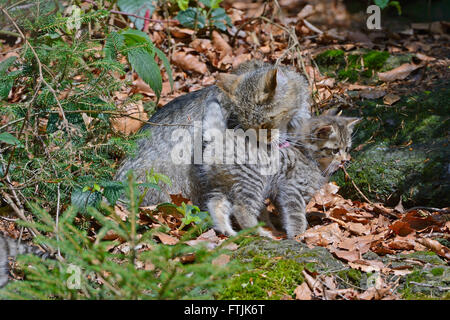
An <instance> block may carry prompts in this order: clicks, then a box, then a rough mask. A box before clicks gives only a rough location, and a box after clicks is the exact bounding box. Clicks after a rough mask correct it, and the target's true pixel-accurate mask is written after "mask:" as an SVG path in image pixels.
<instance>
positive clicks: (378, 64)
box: [363, 50, 389, 70]
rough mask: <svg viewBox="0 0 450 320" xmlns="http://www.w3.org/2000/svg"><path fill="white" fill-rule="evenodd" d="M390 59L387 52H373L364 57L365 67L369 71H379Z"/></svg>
mask: <svg viewBox="0 0 450 320" xmlns="http://www.w3.org/2000/svg"><path fill="white" fill-rule="evenodd" d="M388 58H389V52H387V51H381V52H380V51H375V50H371V51H369V52H368V53H366V54H365V55H364V56H363V59H364V66H365V67H366V68H368V69H372V70H379V69H381V68H382V67H383V65H384V63H385V62H386V60H387V59H388Z"/></svg>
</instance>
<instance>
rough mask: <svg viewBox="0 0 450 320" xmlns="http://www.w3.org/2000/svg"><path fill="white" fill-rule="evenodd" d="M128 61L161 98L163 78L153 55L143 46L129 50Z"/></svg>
mask: <svg viewBox="0 0 450 320" xmlns="http://www.w3.org/2000/svg"><path fill="white" fill-rule="evenodd" d="M128 61H129V62H130V64H131V66H132V67H133V69H134V70H135V71H136V72H137V74H138V75H139V77H141V78H142V80H144V82H145V83H147V84H148V85H149V86H150V88H152V90H153V91H154V92H155V94H156V96H157V97H158V98H159V96H160V94H161V90H162V79H161V72H160V70H159V66H158V64H157V63H156V61H155V59H154V58H153V56H152V55H151V54H150V53H149V52H148V51H147V50H145V49H143V48H134V49H132V50H130V51H128Z"/></svg>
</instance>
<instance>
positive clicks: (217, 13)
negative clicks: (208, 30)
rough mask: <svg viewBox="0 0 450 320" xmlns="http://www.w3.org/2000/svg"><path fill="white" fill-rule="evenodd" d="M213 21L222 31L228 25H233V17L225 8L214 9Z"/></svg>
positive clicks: (212, 13)
mask: <svg viewBox="0 0 450 320" xmlns="http://www.w3.org/2000/svg"><path fill="white" fill-rule="evenodd" d="M211 21H212V23H213V25H214V26H215V27H216V28H218V29H220V30H222V31H225V30H226V29H227V25H228V26H231V19H230V17H229V16H228V15H227V13H226V12H225V9H223V8H217V9H214V10H212V12H211Z"/></svg>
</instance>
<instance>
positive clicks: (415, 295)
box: [399, 267, 450, 300]
mask: <svg viewBox="0 0 450 320" xmlns="http://www.w3.org/2000/svg"><path fill="white" fill-rule="evenodd" d="M449 282H450V279H449V268H448V267H438V268H431V269H427V268H425V269H420V270H419V269H416V270H414V271H413V272H412V273H410V274H408V275H407V276H406V278H405V280H404V285H402V287H401V289H400V290H399V291H400V293H401V294H402V298H404V299H408V300H412V299H420V300H424V299H425V300H428V299H449V298H450V293H449V292H448V290H446V289H445V288H446V287H448V284H449ZM420 283H424V284H426V285H425V286H421V285H419V284H420Z"/></svg>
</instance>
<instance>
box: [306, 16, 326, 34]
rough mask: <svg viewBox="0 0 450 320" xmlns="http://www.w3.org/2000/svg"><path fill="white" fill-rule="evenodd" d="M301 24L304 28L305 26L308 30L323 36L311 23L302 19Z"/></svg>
mask: <svg viewBox="0 0 450 320" xmlns="http://www.w3.org/2000/svg"><path fill="white" fill-rule="evenodd" d="M303 23H304V24H305V26H306V27H307V28H308V29H309V30H311V31H314V32H315V33H317V34H323V31H322V30H320V29H319V28H317V27H316V26H314V25H313V24H312V23H311V22H309V21H308V20H306V19H303Z"/></svg>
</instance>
